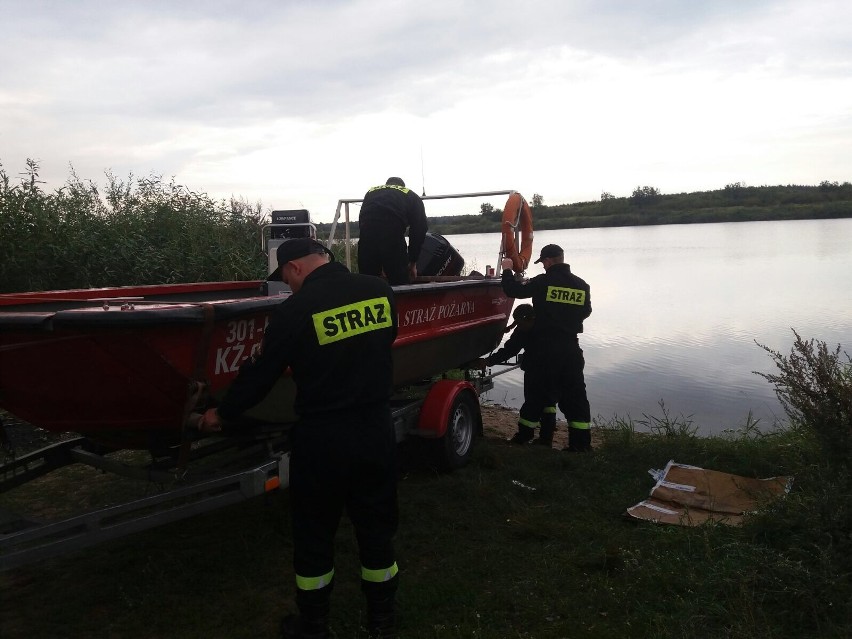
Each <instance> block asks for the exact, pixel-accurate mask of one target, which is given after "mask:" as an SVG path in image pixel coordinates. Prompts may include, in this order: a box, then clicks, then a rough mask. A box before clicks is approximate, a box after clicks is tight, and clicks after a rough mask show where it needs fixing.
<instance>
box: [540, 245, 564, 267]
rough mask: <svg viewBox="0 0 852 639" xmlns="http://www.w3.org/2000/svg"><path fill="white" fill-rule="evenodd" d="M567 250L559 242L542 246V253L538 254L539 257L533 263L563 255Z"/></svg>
mask: <svg viewBox="0 0 852 639" xmlns="http://www.w3.org/2000/svg"><path fill="white" fill-rule="evenodd" d="M564 254H565V252H564V251H563V250H562V247H561V246H558V245H557V244H546V245H545V246H542V247H541V253H539V254H538V259H537V260H536V261H535V262H533V264H538V263H539V262H541V261H542V260H543V259H544V258H546V257H561V256H562V255H564Z"/></svg>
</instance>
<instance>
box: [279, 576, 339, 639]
mask: <svg viewBox="0 0 852 639" xmlns="http://www.w3.org/2000/svg"><path fill="white" fill-rule="evenodd" d="M331 588H332V585H331V584H329V585H327V586H325V587H323V588H320V589H318V590H301V589H298V588H297V589H296V607H297V608H298V609H299V614H298V615H287V616H286V617H284V619H282V620H281V637H282V638H283V639H328V638H329V637H330V636H331V635H330V634H329V630H328V616H329V612H330V609H331Z"/></svg>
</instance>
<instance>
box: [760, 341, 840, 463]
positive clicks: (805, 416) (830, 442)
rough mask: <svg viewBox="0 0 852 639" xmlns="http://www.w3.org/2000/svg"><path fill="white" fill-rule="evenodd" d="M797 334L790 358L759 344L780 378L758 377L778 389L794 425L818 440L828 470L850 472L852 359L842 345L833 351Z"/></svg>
mask: <svg viewBox="0 0 852 639" xmlns="http://www.w3.org/2000/svg"><path fill="white" fill-rule="evenodd" d="M793 334H794V335H795V336H796V341H795V343H794V344H793V349H792V351H791V353H790V355H789V357H788V356H785V355H782V354H781V353H779V352H777V351H774V350H772V349H771V348H768V347H767V346H764V345H762V344H758V346H760V347H761V348H763V349H764V350H765V351H767V352H768V353H769V354H770V355H771V356H772V359H773V360H774V361H775V365H776V366H777V367H778V369H779V371H780V372H779V373H777V374H767V373H757V374H758V375H760V376H761V377H764V378H765V379H766V380H768V381H769V382H770V383H771V384H772V385H774V386H775V394H776V395H777V396H778V399H779V400H780V402H781V405H782V406H783V408H784V411H785V412H786V413H787V416H788V417H789V418H790V420H791V422H792V425H793V426H794V427H797V428H802V429H805V430H806V431H807V432H808V433H809V434H811V435H812V436H813V437H814V438H815V439H816V441H817V442H818V443H819V444H820V446H821V448H822V453H823V456H824V459H825V461H826V462H827V463H828V465H829V466H830V467H835V468H837V470H845V469H848V466H849V462H850V459H852V359H851V358H850V357H849V355H848V354H847V353H843V355H844V356H845V358H846V361H845V362H844V361H843V358H842V357H841V355H840V345H839V344H838V345H837V347H836V348H835V349H834V350H833V351H830V350H829V349H828V346H827V345H826V344H825V342H820V341H817V340H814V339H810V340H805V339H802V337H801V336H800V335H799V334H798V333H797V332H796V331H795V330H794V331H793Z"/></svg>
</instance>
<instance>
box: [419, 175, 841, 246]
mask: <svg viewBox="0 0 852 639" xmlns="http://www.w3.org/2000/svg"><path fill="white" fill-rule="evenodd" d="M531 207H532V211H533V226H534V227H535V228H536V229H538V230H548V229H562V228H590V227H602V226H644V225H651V224H690V223H704V222H748V221H761V220H796V219H830V218H845V217H852V183H850V182H843V183H839V182H830V181H823V182H820V184H819V185H817V186H804V185H796V184H788V185H779V186H746V185H745V184H744V183H743V182H735V183H732V184H727V185H726V186H725V187H724V188H722V189H717V190H715V191H696V192H692V193H674V194H663V193H662V192H661V191H660V189H659V188H657V187H654V186H647V185H646V186H637V187H636V188H635V189H634V190H633V192H632V193H631V194H630V195H629V196H627V197H616V196H614V195H613V194H611V193H609V192H606V191H604V192H603V193H601V199H600V200H598V201H590V202H577V203H574V204H557V205H553V206H547V205H545V204H544V200H543V198H542V197H541V196H540V195H539V194H534V195H533V197H532V200H531ZM427 214H428V202H427ZM502 219H503V210H502V209H499V208H495V207H494V206H492V205H490V204H482V205H481V206H480V211H479V214H469V215H464V214H462V215H449V216H436V217H431V216H430V217H429V228H430V229H431V230H432V231H433V232H436V233H441V234H444V235H456V234H463V233H494V232H499V231H500V225H501V220H502Z"/></svg>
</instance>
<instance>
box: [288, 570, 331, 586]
mask: <svg viewBox="0 0 852 639" xmlns="http://www.w3.org/2000/svg"><path fill="white" fill-rule="evenodd" d="M332 579H334V568H332V569H331V571H329V572H327V573H325V574H324V575H320V576H319V577H304V576H302V575H296V587H297V588H298V589H299V590H319V589H321V588H325V587H326V586H328V585H329V584H330V583H331V581H332Z"/></svg>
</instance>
